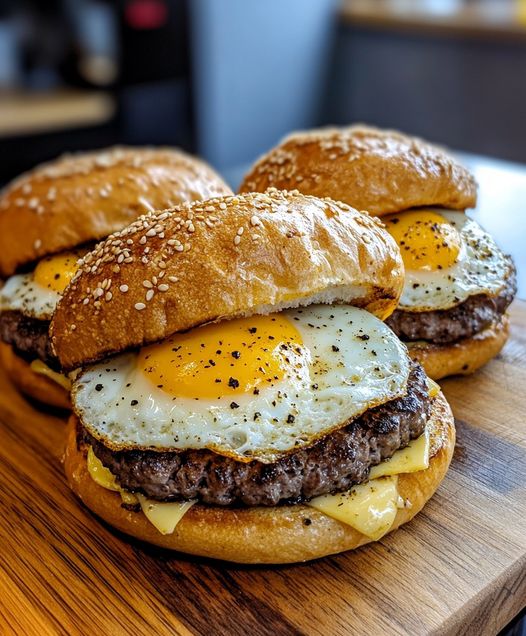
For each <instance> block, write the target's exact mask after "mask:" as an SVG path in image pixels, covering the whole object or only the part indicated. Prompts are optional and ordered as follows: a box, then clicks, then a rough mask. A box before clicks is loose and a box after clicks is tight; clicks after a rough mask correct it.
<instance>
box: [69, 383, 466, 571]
mask: <svg viewBox="0 0 526 636" xmlns="http://www.w3.org/2000/svg"><path fill="white" fill-rule="evenodd" d="M428 425H429V426H430V430H431V449H430V462H429V468H428V469H427V470H422V471H418V472H414V473H405V474H402V475H399V476H398V491H399V494H400V496H401V497H402V498H403V500H404V501H405V502H408V504H407V507H404V508H401V509H399V510H398V512H397V515H396V518H395V520H394V523H393V526H392V527H391V530H390V532H392V531H393V530H396V529H397V528H399V527H400V526H401V525H402V524H404V523H407V522H408V521H410V520H411V519H412V518H413V517H414V516H415V515H416V514H417V513H418V512H420V510H421V509H422V508H423V507H424V505H425V504H426V502H427V501H428V500H429V499H430V498H431V497H432V496H433V494H434V493H435V491H436V489H437V488H438V486H439V485H440V483H441V482H442V480H443V478H444V476H445V474H446V472H447V469H448V467H449V463H450V461H451V457H452V455H453V448H454V446H455V424H454V419H453V415H452V413H451V409H450V408H449V405H448V403H447V402H446V400H445V398H444V396H443V395H442V394H439V395H438V396H437V397H436V398H435V399H434V401H433V410H432V413H431V417H430V419H429V424H428ZM64 467H65V471H66V476H67V479H68V482H69V484H70V486H71V488H72V490H73V492H74V493H75V494H76V495H77V496H78V497H79V498H80V499H81V500H82V501H83V503H84V504H85V505H86V506H87V507H88V508H89V509H90V510H92V511H93V512H94V513H95V514H96V515H98V516H99V517H101V518H102V519H103V520H104V521H106V522H107V523H109V524H110V525H112V526H113V527H115V528H117V529H118V530H120V531H121V532H124V533H126V534H128V535H130V536H131V537H134V538H136V539H140V540H141V541H146V542H148V543H153V544H154V545H158V546H160V547H162V548H167V549H169V550H177V551H179V552H186V553H188V554H193V555H198V556H203V557H209V558H213V559H223V560H226V561H234V562H238V563H254V564H256V563H295V562H299V561H308V560H311V559H317V558H320V557H323V556H327V555H329V554H337V553H338V552H344V551H346V550H354V549H355V548H358V547H360V546H362V545H365V544H367V543H371V539H370V538H368V537H366V536H365V535H363V534H361V533H360V532H358V531H357V530H355V529H354V528H352V527H351V526H348V525H346V524H343V523H341V522H339V521H336V520H335V519H333V518H331V517H328V516H327V515H324V514H323V513H321V512H319V511H318V510H315V509H314V508H310V507H309V506H305V505H301V504H296V505H290V506H275V507H269V508H261V507H254V508H237V509H233V508H221V507H217V506H205V505H198V504H196V505H194V506H193V507H192V508H190V510H189V511H188V512H187V513H186V514H185V516H184V517H183V518H182V520H181V521H180V522H179V524H178V525H177V527H176V529H175V531H174V532H173V534H168V535H163V534H161V533H160V532H158V531H157V530H156V528H155V527H154V526H153V525H152V524H151V523H150V522H149V521H148V520H147V519H146V517H145V516H144V515H143V514H142V512H131V511H129V510H125V509H124V508H122V507H121V505H120V504H121V498H120V495H119V494H118V493H115V492H112V491H110V490H106V489H105V488H102V487H101V486H99V485H98V484H96V483H95V482H94V481H93V480H92V479H91V477H90V475H89V473H88V469H87V465H86V449H79V448H78V447H77V436H76V418H75V416H72V417H71V419H70V423H69V426H68V433H67V445H66V452H65V457H64Z"/></svg>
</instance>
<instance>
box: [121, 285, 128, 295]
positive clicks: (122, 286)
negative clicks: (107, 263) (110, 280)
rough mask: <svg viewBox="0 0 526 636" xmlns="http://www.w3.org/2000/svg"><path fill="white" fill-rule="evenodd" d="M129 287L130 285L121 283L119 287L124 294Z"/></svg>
mask: <svg viewBox="0 0 526 636" xmlns="http://www.w3.org/2000/svg"><path fill="white" fill-rule="evenodd" d="M128 289H129V287H128V285H121V286H120V287H119V290H120V291H121V292H122V293H123V294H125V293H126V292H127V291H128Z"/></svg>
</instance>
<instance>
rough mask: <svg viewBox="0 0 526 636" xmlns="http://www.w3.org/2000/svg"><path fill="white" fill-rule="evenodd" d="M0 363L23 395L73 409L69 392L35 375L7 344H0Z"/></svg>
mask: <svg viewBox="0 0 526 636" xmlns="http://www.w3.org/2000/svg"><path fill="white" fill-rule="evenodd" d="M0 361H1V363H2V365H3V367H4V369H5V370H6V371H7V374H8V376H9V378H10V379H11V381H12V382H13V383H14V384H15V385H16V386H17V388H18V389H19V390H20V391H21V392H22V393H24V394H25V395H28V396H29V397H32V398H33V399H35V400H38V401H39V402H41V403H42V404H47V405H49V406H54V407H56V408H60V409H71V402H70V400H69V393H68V391H66V389H65V388H64V387H62V386H60V384H57V383H56V382H53V380H50V379H49V378H47V377H46V376H45V375H42V374H41V373H35V372H34V371H33V370H32V369H31V367H30V365H29V364H28V363H27V362H26V361H25V360H24V359H23V358H21V357H20V356H18V355H17V354H16V353H15V352H14V351H13V348H12V347H11V346H10V345H8V344H6V343H5V342H0Z"/></svg>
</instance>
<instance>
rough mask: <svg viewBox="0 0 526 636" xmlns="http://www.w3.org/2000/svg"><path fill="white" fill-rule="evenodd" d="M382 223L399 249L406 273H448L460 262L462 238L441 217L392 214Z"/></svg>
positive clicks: (417, 212)
mask: <svg viewBox="0 0 526 636" xmlns="http://www.w3.org/2000/svg"><path fill="white" fill-rule="evenodd" d="M382 220H383V221H384V222H385V224H386V227H387V230H388V232H389V233H390V234H391V236H392V237H393V238H394V240H395V241H396V242H397V243H398V246H399V247H400V251H401V252H402V258H403V260H404V265H405V267H406V269H411V270H415V269H416V270H418V269H421V270H438V269H446V268H447V267H451V265H453V264H454V263H455V262H456V261H457V258H458V255H459V252H460V246H461V239H460V235H459V233H458V232H457V230H456V229H455V228H454V227H453V225H451V223H449V221H448V220H447V219H445V218H444V217H443V216H441V215H440V214H437V213H436V212H433V211H431V210H414V211H411V212H402V213H399V214H392V215H390V216H387V217H385V218H384V219H382Z"/></svg>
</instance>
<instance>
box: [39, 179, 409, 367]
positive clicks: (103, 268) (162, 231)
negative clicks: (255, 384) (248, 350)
mask: <svg viewBox="0 0 526 636" xmlns="http://www.w3.org/2000/svg"><path fill="white" fill-rule="evenodd" d="M402 286H403V264H402V260H401V256H400V252H399V249H398V247H397V245H396V243H395V241H394V240H393V239H392V237H391V236H390V235H389V234H388V232H387V231H386V230H385V229H384V228H383V226H382V224H381V223H380V222H379V221H377V220H376V219H373V218H371V217H369V216H367V215H363V214H360V213H359V212H357V211H356V210H353V209H352V208H350V207H348V206H346V205H344V204H339V203H336V202H334V201H331V200H329V199H326V200H321V199H317V198H314V197H306V196H303V195H301V194H299V193H298V192H281V191H277V190H269V191H268V192H267V193H265V194H251V195H247V196H241V195H240V196H237V197H223V198H218V199H214V200H208V201H205V202H202V203H195V204H191V205H184V206H179V207H178V208H174V209H173V210H165V211H164V212H162V213H160V214H154V215H147V216H145V217H142V218H141V219H140V220H138V221H137V222H136V223H134V224H132V225H130V226H129V227H127V228H126V229H125V230H123V231H122V232H120V233H117V234H115V235H114V236H112V237H109V238H108V240H107V241H105V242H104V243H101V244H100V245H99V246H98V247H97V249H96V250H95V251H93V252H91V253H90V254H89V255H88V256H87V257H86V258H85V259H84V264H83V265H81V267H80V270H79V273H78V274H77V276H76V278H75V279H74V280H73V281H72V283H71V284H70V286H69V287H68V289H67V290H66V292H65V294H64V296H63V298H62V300H61V302H60V303H59V305H58V308H57V310H56V312H55V316H54V318H53V321H52V323H51V330H50V333H51V337H52V343H53V347H54V349H55V351H56V354H57V356H58V358H59V359H60V362H61V364H62V365H63V367H64V368H65V369H71V368H74V367H76V366H79V365H82V364H84V363H86V362H88V361H92V360H95V359H100V358H102V357H104V356H106V355H108V354H110V353H115V352H119V351H123V350H126V349H129V348H131V347H137V346H141V345H143V344H144V343H147V342H155V341H158V340H162V339H164V338H166V337H168V336H169V335H171V334H173V333H175V332H178V331H184V330H186V329H190V328H191V327H194V326H196V325H200V324H204V323H207V322H210V321H214V320H219V319H221V318H231V317H235V316H240V315H245V314H252V313H258V312H259V313H268V311H272V310H279V309H281V308H283V307H286V306H297V305H299V304H310V303H312V302H338V301H340V302H351V303H352V304H354V305H357V306H361V307H364V308H366V309H367V310H369V311H370V312H372V313H374V314H376V315H377V316H379V317H380V318H385V317H386V316H387V315H389V314H390V313H391V312H392V311H393V310H394V308H395V307H396V304H397V302H398V298H399V296H400V293H401V289H402Z"/></svg>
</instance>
